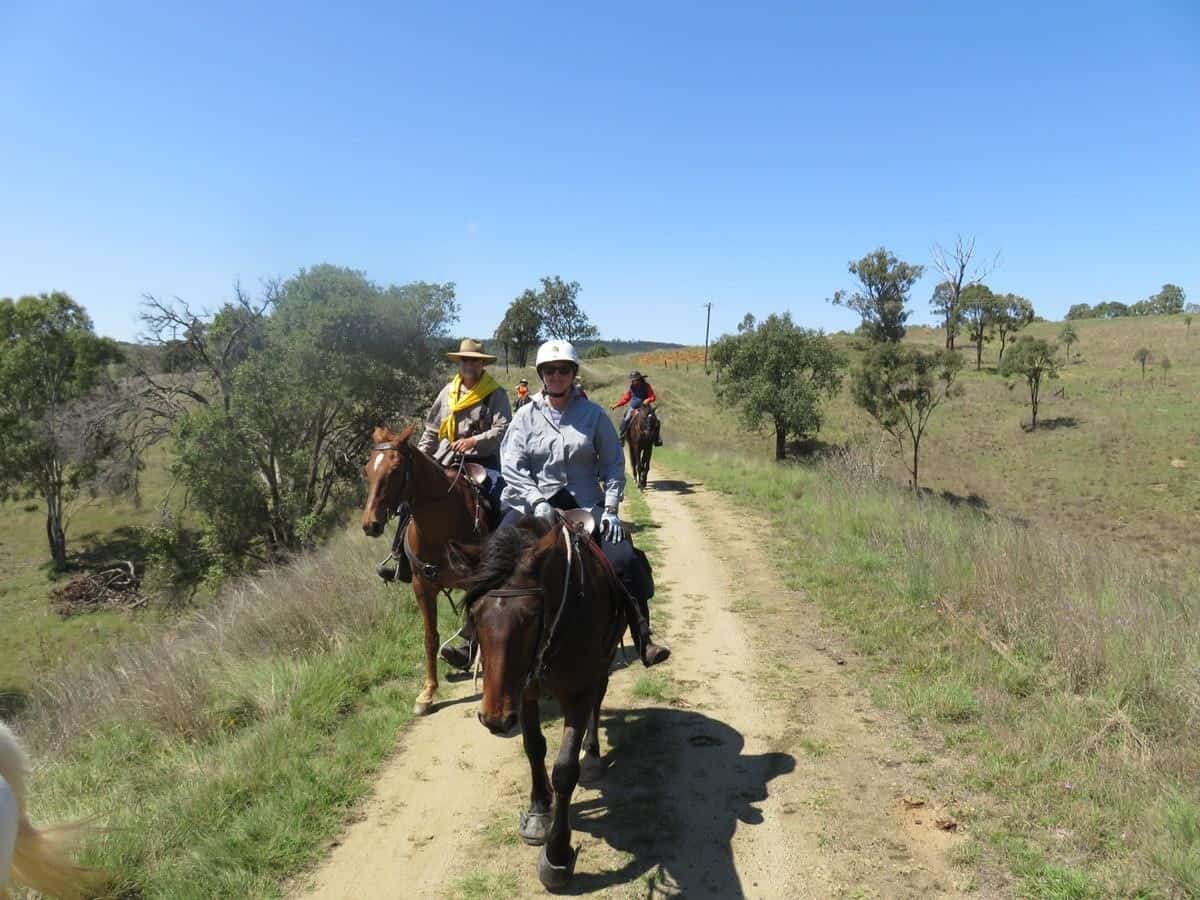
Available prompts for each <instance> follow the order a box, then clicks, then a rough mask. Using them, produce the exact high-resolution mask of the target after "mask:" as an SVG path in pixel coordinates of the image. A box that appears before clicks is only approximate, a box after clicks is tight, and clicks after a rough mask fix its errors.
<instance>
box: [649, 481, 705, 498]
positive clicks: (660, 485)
mask: <svg viewBox="0 0 1200 900" xmlns="http://www.w3.org/2000/svg"><path fill="white" fill-rule="evenodd" d="M701 484H702V482H699V481H677V480H675V479H672V478H660V479H658V480H657V481H651V482H649V483H648V484H647V485H646V486H647V487H649V488H653V489H654V490H656V491H667V492H668V493H671V494H694V493H696V492H695V491H694V490H692V488H697V487H700V486H701Z"/></svg>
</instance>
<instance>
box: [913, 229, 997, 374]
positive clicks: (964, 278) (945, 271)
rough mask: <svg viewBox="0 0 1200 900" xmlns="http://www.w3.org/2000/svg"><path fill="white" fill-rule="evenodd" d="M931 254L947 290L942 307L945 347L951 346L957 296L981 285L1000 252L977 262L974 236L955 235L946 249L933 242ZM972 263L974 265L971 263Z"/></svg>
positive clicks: (956, 319) (992, 268) (956, 323)
mask: <svg viewBox="0 0 1200 900" xmlns="http://www.w3.org/2000/svg"><path fill="white" fill-rule="evenodd" d="M930 253H931V255H932V256H933V267H934V268H935V269H937V270H938V271H939V272H940V273H941V274H942V278H943V279H944V280H945V282H946V284H947V285H948V286H949V289H950V296H949V297H948V298H947V299H948V300H949V302H948V303H947V305H946V308H945V317H946V318H945V328H946V349H947V350H953V349H954V339H955V337H956V336H957V335H958V314H959V298H960V297H961V296H962V292H963V288H966V287H970V286H971V285H973V284H980V283H982V282H983V280H984V279H985V278H987V277H988V276H989V275H990V274H992V272H994V271H996V269H997V268H998V267H999V265H1000V252H999V251H996V255H995V256H994V257H992V259H991V260H990V261H988V262H976V260H975V238H973V237H971V238H965V239H964V238H963V236H962V235H961V234H959V235H955V238H954V247H953V248H950V249H947V248H945V247H943V246H942V245H941V244H934V245H933V248H932V250H931V251H930ZM973 263H974V265H973Z"/></svg>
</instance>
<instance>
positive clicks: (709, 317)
mask: <svg viewBox="0 0 1200 900" xmlns="http://www.w3.org/2000/svg"><path fill="white" fill-rule="evenodd" d="M704 309H705V313H704V374H705V375H707V374H708V326H709V323H710V322H711V321H712V301H711V300H709V301H708V302H707V303H705V304H704Z"/></svg>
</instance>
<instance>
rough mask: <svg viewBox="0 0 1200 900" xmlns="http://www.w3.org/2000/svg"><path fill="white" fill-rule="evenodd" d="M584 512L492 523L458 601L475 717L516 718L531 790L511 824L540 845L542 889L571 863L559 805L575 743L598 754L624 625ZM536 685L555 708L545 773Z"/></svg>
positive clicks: (567, 789)
mask: <svg viewBox="0 0 1200 900" xmlns="http://www.w3.org/2000/svg"><path fill="white" fill-rule="evenodd" d="M585 519H586V520H589V521H588V522H587V523H586V524H584V523H583V520H585ZM590 519H591V515H590V514H589V513H586V512H581V511H579V510H572V511H571V512H570V513H567V514H566V515H565V516H562V517H561V518H559V519H558V520H557V523H556V524H555V525H548V524H546V523H545V522H542V521H541V520H538V519H534V518H533V517H526V518H525V519H522V520H521V522H520V524H519V525H518V527H516V528H502V529H500V530H499V531H497V532H496V533H495V534H494V535H493V536H492V537H491V539H490V540H489V541H488V542H487V544H485V545H484V549H483V555H482V558H481V560H480V563H479V568H478V570H477V572H476V574H475V575H474V577H473V579H472V580H473V582H474V586H472V587H470V588H468V590H467V595H466V599H465V601H464V602H465V603H466V605H467V611H468V612H467V614H468V615H469V616H470V618H471V622H472V624H473V625H474V627H475V633H476V635H477V636H478V638H479V650H480V653H481V654H482V658H483V673H484V674H483V699H482V701H481V703H480V710H479V721H480V722H481V723H482V724H483V725H485V726H486V727H487V728H488V730H490V731H492V732H493V733H495V734H507V733H509V732H511V731H512V730H513V729H514V728H515V727H516V725H517V723H518V721H519V722H520V725H521V734H522V737H523V738H524V744H525V755H526V756H527V757H528V758H529V767H530V771H531V773H532V776H533V789H532V791H531V793H530V800H529V809H528V810H527V811H525V812H523V813H522V814H521V820H520V827H519V829H518V833H519V834H520V836H521V839H522V840H524V841H525V843H527V844H533V845H535V846H536V845H539V844H540V845H543V846H542V853H541V856H540V857H539V859H538V877H539V878H540V879H541V881H542V884H544V885H545V886H546V887H547V888H550V889H551V890H559V889H561V888H563V887H565V886H566V885H567V883H568V882H569V881H570V880H571V876H572V875H573V874H574V871H575V856H576V852H577V851H575V850H572V848H571V824H570V820H569V812H570V808H571V794H572V793H573V792H574V790H575V786H576V784H577V783H578V782H579V772H580V762H579V751H580V748H581V747H584V749H585V757H584V759H585V761H594V760H598V759H599V756H600V738H599V734H598V726H599V723H600V704H601V703H602V702H603V700H604V694H605V691H607V690H608V672H609V663H610V662H611V661H612V658H613V652H614V650H615V649H616V646H617V639H618V638H619V636H620V635H621V634H622V633H624V631H625V624H626V617H625V607H624V598H623V597H622V595H621V594H620V593H619V592H620V591H621V588H620V587H619V586H618V583H617V580H616V577H615V576H614V575H613V574H612V570H611V569H610V568H609V566H608V561H607V560H606V559H605V558H604V555H603V554H602V553H601V551H600V548H599V547H598V546H596V544H595V543H594V542H593V541H592V539H591V538H590V537H589V536H588V533H589V532H590V531H591V523H590ZM572 522H574V523H575V524H570V523H572ZM543 687H544V688H545V689H546V690H548V691H549V692H550V693H551V694H553V695H554V697H555V698H556V699H557V700H558V705H559V707H560V708H561V709H562V714H563V733H562V744H561V746H560V749H559V753H558V759H557V760H555V763H554V773H553V775H552V776H551V777H550V778H547V777H546V738H545V737H544V736H543V735H542V726H541V719H540V716H539V711H538V698H539V696H540V695H541V692H542V688H543ZM585 732H586V734H587V740H586V742H585V740H584V737H585Z"/></svg>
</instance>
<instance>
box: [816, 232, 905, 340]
mask: <svg viewBox="0 0 1200 900" xmlns="http://www.w3.org/2000/svg"><path fill="white" fill-rule="evenodd" d="M924 271H925V267H924V266H917V265H912V264H911V263H906V262H904V261H903V260H900V259H897V258H896V256H895V254H893V253H891V252H889V251H888V250H887V249H886V248H884V247H880V248H879V249H878V250H874V251H872V252H871V253H868V254H867V255H866V256H864V257H863V258H862V259H860V260H858V261H856V262H851V263H850V264H849V272H850V274H851V275H853V276H854V277H855V278H857V279H858V284H859V288H858V290H857V291H855V292H853V293H850V292H849V291H837V292H835V293H834V295H833V297H832V298H831V301H832V302H833V303H834V304H835V305H837V306H845V307H846V308H848V309H852V310H854V311H855V312H856V313H858V314H859V315H860V316H861V317H862V328H863V331H864V332H865V333H866V334H867V336H868V337H870V338H871V340H873V341H899V340H901V339H902V338H903V337H904V332H905V328H904V323H905V321H907V319H908V317H909V311H908V309H907V308H906V307H907V304H908V293H909V291H910V290H912V286H913V284H915V283H916V281H917V279H918V278H920V277H921V275H922V273H923V272H924Z"/></svg>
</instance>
